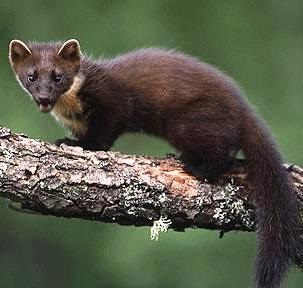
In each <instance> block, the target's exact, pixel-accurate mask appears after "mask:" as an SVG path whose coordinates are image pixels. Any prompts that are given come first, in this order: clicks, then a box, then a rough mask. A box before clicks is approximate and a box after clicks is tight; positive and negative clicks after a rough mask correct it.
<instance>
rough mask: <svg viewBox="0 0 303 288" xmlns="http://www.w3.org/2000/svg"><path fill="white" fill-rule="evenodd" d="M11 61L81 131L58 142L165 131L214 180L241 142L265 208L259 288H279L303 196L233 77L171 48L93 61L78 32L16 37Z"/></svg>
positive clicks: (41, 99)
mask: <svg viewBox="0 0 303 288" xmlns="http://www.w3.org/2000/svg"><path fill="white" fill-rule="evenodd" d="M9 59H10V63H11V66H12V69H13V70H14V72H15V74H16V77H17V79H18V81H19V82H20V85H21V86H22V87H23V88H24V89H25V90H26V91H27V92H28V93H29V94H30V96H31V97H32V98H33V100H34V101H35V102H36V103H37V105H38V107H39V109H40V110H41V111H42V112H51V114H52V115H53V116H54V117H55V118H56V119H57V120H58V121H59V122H60V123H62V124H63V125H64V126H66V127H67V128H68V129H69V130H70V131H71V132H72V134H73V135H74V137H75V138H76V139H77V140H71V139H63V140H61V141H58V143H67V144H70V145H80V146H82V147H83V148H85V149H90V150H108V149H109V148H110V147H111V146H112V145H113V143H114V141H115V140H116V139H117V138H118V136H119V135H121V134H122V133H124V132H136V131H144V132H146V133H149V134H153V135H156V136H159V137H161V138H164V139H166V140H167V141H168V142H169V143H170V144H171V145H172V146H174V147H175V148H176V149H177V150H178V151H180V153H181V154H180V155H181V159H182V161H183V162H184V166H185V168H186V169H188V171H190V172H192V173H194V174H195V175H202V176H204V177H206V178H207V179H209V180H210V181H213V180H214V179H216V178H217V177H218V176H219V175H221V174H222V173H223V172H224V171H226V170H227V169H228V168H229V166H230V164H231V163H232V161H233V159H234V157H235V154H236V152H237V151H239V150H241V151H242V152H243V153H244V155H245V158H246V161H247V163H248V164H247V165H248V178H249V181H250V183H251V185H252V186H253V187H254V190H255V194H254V200H255V204H256V207H257V208H256V215H257V233H258V239H259V245H258V246H259V247H258V255H257V259H256V276H255V283H256V287H258V288H265V287H266V288H277V287H280V285H281V281H282V280H283V278H284V277H285V275H286V273H287V270H288V267H289V265H290V264H291V263H292V262H293V260H294V257H295V254H296V249H297V243H298V234H299V232H298V230H299V229H298V227H299V212H298V204H297V199H296V196H295V193H294V192H295V191H294V187H293V185H292V184H291V181H290V179H289V178H288V176H287V173H286V171H285V169H284V168H283V167H282V159H281V155H280V153H279V152H278V149H277V147H276V144H275V142H274V140H273V139H272V137H271V135H270V133H269V131H268V129H267V128H266V126H265V125H264V123H263V121H262V120H261V119H260V118H259V117H258V116H257V115H256V113H255V112H254V110H253V109H252V108H251V106H250V105H249V104H248V103H247V101H246V100H245V98H244V97H243V96H242V95H243V93H242V92H241V90H240V89H239V87H238V86H237V84H236V83H235V81H234V80H232V79H231V78H230V77H228V76H227V75H225V74H224V73H222V72H220V71H219V70H218V69H216V68H214V67H212V66H210V65H208V64H206V63H203V62H200V61H199V60H197V59H195V58H192V57H190V56H187V55H184V54H182V53H179V52H176V51H171V50H163V49H154V48H150V49H141V50H137V51H134V52H130V53H127V54H124V55H121V56H118V57H116V58H113V59H103V60H96V61H95V60H92V59H91V58H89V57H86V56H83V55H82V54H81V50H80V46H79V43H78V41H77V40H74V39H71V40H68V41H66V42H64V43H60V42H56V43H35V42H30V43H28V44H25V43H23V42H21V41H19V40H13V41H11V43H10V45H9Z"/></svg>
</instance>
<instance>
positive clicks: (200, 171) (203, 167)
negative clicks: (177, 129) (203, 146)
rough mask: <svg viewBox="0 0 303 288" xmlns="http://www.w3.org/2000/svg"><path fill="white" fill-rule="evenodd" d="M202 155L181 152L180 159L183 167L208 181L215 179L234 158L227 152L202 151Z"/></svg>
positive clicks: (225, 169) (227, 167) (226, 168)
mask: <svg viewBox="0 0 303 288" xmlns="http://www.w3.org/2000/svg"><path fill="white" fill-rule="evenodd" d="M202 153H203V154H202V155H197V154H192V153H188V152H182V154H181V161H182V162H183V163H184V169H185V170H187V171H188V172H189V173H191V174H193V175H194V176H196V177H198V178H201V177H202V178H205V179H207V180H208V181H209V182H214V181H216V180H217V179H218V178H219V177H220V176H221V175H222V174H223V173H224V172H226V171H227V170H228V169H229V168H230V167H231V165H232V163H233V160H234V158H233V157H232V156H231V155H229V153H228V152H225V151H222V153H220V154H219V153H216V154H213V153H211V152H209V153H207V152H205V151H203V152H202Z"/></svg>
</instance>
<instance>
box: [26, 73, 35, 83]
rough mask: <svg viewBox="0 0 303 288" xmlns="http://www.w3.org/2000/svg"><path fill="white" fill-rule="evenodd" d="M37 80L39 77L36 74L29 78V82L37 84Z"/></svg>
mask: <svg viewBox="0 0 303 288" xmlns="http://www.w3.org/2000/svg"><path fill="white" fill-rule="evenodd" d="M36 80H37V76H36V75H35V74H30V75H28V76H27V81H28V82H35V81H36Z"/></svg>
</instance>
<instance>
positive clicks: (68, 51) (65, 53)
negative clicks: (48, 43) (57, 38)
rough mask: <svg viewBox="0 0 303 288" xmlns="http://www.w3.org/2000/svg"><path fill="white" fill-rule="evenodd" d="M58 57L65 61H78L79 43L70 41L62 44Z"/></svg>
mask: <svg viewBox="0 0 303 288" xmlns="http://www.w3.org/2000/svg"><path fill="white" fill-rule="evenodd" d="M58 56H60V57H62V58H63V59H64V60H67V61H72V62H75V61H80V58H81V50H80V44H79V42H78V41H77V40H76V39H70V40H68V41H66V42H64V43H63V45H62V46H61V48H60V49H59V52H58Z"/></svg>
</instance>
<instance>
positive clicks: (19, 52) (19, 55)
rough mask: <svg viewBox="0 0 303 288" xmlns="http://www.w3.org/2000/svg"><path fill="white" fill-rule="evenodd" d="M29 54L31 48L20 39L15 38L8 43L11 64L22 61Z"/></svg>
mask: <svg viewBox="0 0 303 288" xmlns="http://www.w3.org/2000/svg"><path fill="white" fill-rule="evenodd" d="M31 54H32V52H31V50H30V49H29V48H28V47H27V46H26V44H25V43H23V42H22V41H20V40H17V39H15V40H12V41H11V42H10V43H9V59H10V62H11V63H12V64H17V63H19V62H22V61H24V60H25V59H26V58H27V57H29V56H30V55H31Z"/></svg>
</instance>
